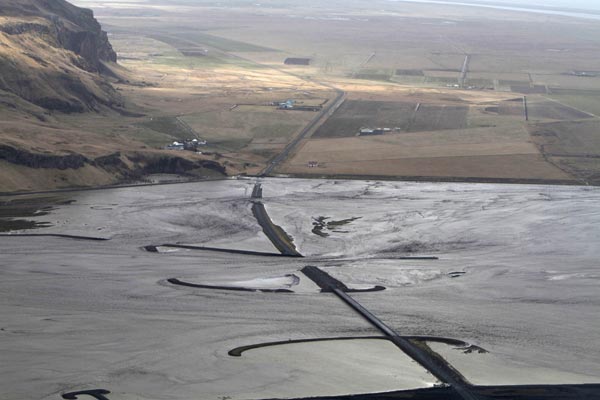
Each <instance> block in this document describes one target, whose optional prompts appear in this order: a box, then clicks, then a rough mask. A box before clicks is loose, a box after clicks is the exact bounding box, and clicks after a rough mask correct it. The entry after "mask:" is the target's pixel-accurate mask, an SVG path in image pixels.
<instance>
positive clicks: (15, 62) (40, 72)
mask: <svg viewBox="0 0 600 400" xmlns="http://www.w3.org/2000/svg"><path fill="white" fill-rule="evenodd" d="M116 59H117V56H116V53H115V52H114V51H113V49H112V47H111V45H110V43H109V41H108V38H107V35H106V33H105V32H103V31H102V30H101V27H100V24H99V23H98V22H97V21H96V20H95V19H94V16H93V13H92V11H91V10H87V9H83V8H79V7H76V6H74V5H71V4H70V3H68V2H66V1H64V0H0V71H1V74H0V90H2V91H5V92H8V93H12V94H14V95H16V96H18V97H20V98H22V99H24V100H26V101H28V102H30V103H33V104H35V105H37V106H40V107H42V108H45V109H47V110H56V111H61V112H84V111H89V110H97V109H98V108H100V107H102V106H106V107H111V108H118V107H120V106H121V105H122V101H121V99H120V96H119V95H118V93H117V92H116V91H115V90H114V89H113V88H112V86H111V85H110V83H109V82H108V81H107V80H106V77H104V76H102V73H103V72H105V71H108V68H107V67H106V64H107V63H108V64H110V63H114V62H116Z"/></svg>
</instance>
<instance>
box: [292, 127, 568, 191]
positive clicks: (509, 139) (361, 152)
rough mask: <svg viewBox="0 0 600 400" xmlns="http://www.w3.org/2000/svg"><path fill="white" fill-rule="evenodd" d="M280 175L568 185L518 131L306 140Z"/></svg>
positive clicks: (557, 169)
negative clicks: (531, 181) (311, 164)
mask: <svg viewBox="0 0 600 400" xmlns="http://www.w3.org/2000/svg"><path fill="white" fill-rule="evenodd" d="M486 160H487V161H486ZM309 161H317V162H318V163H319V166H318V167H317V168H309V167H308V162H309ZM478 164H480V165H479V167H477V165H478ZM282 172H284V173H300V174H319V175H328V174H332V175H370V176H372V175H382V176H413V177H416V176H426V177H463V178H477V177H478V178H495V179H508V178H514V179H536V180H572V177H571V176H570V175H568V174H567V173H565V172H563V171H561V170H560V169H559V168H557V167H555V166H553V165H551V164H549V163H547V162H546V161H545V160H544V158H543V156H541V155H540V154H539V152H538V150H537V148H536V147H535V146H534V145H533V144H532V143H531V142H530V138H529V135H528V134H527V132H526V131H525V130H524V129H523V128H521V127H518V126H517V127H516V128H513V129H509V130H505V129H497V128H478V129H463V130H445V131H437V132H416V133H397V134H388V135H382V136H371V137H351V138H336V139H311V140H308V141H306V142H305V143H304V145H303V146H302V148H301V149H300V150H299V151H298V153H297V154H296V155H295V156H294V157H293V158H292V159H291V160H289V162H288V163H286V165H285V166H284V167H283V168H282Z"/></svg>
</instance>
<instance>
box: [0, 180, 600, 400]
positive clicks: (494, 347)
mask: <svg viewBox="0 0 600 400" xmlns="http://www.w3.org/2000/svg"><path fill="white" fill-rule="evenodd" d="M255 183H256V180H224V181H213V182H204V183H188V184H174V185H165V186H147V187H132V188H116V189H106V190H97V191H83V192H64V193H61V194H60V204H57V203H58V202H53V204H51V208H47V207H49V206H50V205H49V204H41V203H43V202H41V203H40V204H39V206H36V207H34V208H36V209H35V210H29V211H28V213H27V214H26V215H24V216H22V217H19V219H24V220H26V221H29V222H28V223H30V224H34V225H27V226H20V227H18V228H29V227H33V226H37V228H35V229H21V230H14V229H13V230H10V232H8V233H7V232H4V233H3V235H4V236H0V254H1V257H0V300H1V301H0V304H1V305H0V321H1V322H0V337H1V338H2V340H0V351H1V352H2V354H3V362H2V363H1V364H0V376H1V378H0V397H1V398H3V399H20V398H40V399H60V398H61V396H62V394H64V393H66V392H72V391H78V390H86V389H99V388H101V389H106V390H109V391H110V394H106V397H107V398H109V399H110V400H119V399H157V400H158V399H189V398H202V399H221V400H222V399H265V398H298V397H309V396H335V395H344V394H361V393H375V392H385V391H393V390H404V389H415V388H428V387H432V386H433V385H436V384H439V382H438V380H437V379H436V377H434V376H433V375H431V374H429V373H428V372H427V371H426V370H423V369H422V368H421V366H419V365H418V364H417V363H415V362H414V361H413V360H411V359H410V358H408V357H407V356H406V355H405V354H404V353H402V352H401V351H400V350H399V349H396V348H395V347H394V346H392V344H391V343H388V342H387V341H378V340H374V339H364V338H365V337H369V338H370V337H377V336H380V332H378V331H377V330H376V329H375V328H373V327H372V326H371V325H370V324H369V323H368V322H367V321H365V320H364V319H363V318H362V317H361V316H360V315H358V314H357V313H355V312H354V311H353V310H352V309H350V308H349V307H348V306H346V305H345V304H344V303H342V302H340V301H339V300H338V299H337V298H336V297H335V296H334V295H332V294H331V293H323V292H321V291H319V290H318V288H317V287H316V286H315V285H314V284H313V283H312V282H310V281H309V280H307V279H306V277H305V276H304V275H303V274H302V272H301V270H302V269H303V268H304V267H305V266H307V265H314V266H317V267H318V268H320V269H321V270H323V271H325V272H327V274H329V275H330V276H331V277H333V278H335V279H337V280H339V281H340V282H343V283H344V284H345V285H347V286H348V287H351V288H369V287H374V286H381V287H383V288H385V290H380V291H373V292H358V293H353V294H352V297H353V298H354V299H356V300H357V301H359V302H360V303H361V304H362V305H363V306H364V307H366V308H368V309H369V310H370V311H371V312H373V313H374V314H376V315H377V316H378V317H379V318H380V319H381V320H383V321H384V322H385V323H386V324H387V325H389V326H390V327H392V328H393V329H394V330H395V331H397V332H399V333H400V334H402V335H415V336H416V335H420V336H428V337H429V336H431V337H443V338H451V339H456V340H460V341H464V342H467V343H469V344H472V345H475V346H477V347H475V348H481V349H485V352H479V351H466V350H465V349H463V348H460V347H459V348H458V350H457V347H456V346H452V345H448V344H445V343H438V342H436V343H433V344H431V345H430V347H431V349H432V350H434V351H435V352H437V353H438V354H440V355H441V356H442V357H443V358H444V359H446V360H448V361H449V362H451V364H452V365H453V366H454V368H456V369H457V370H458V371H459V372H460V373H462V374H463V376H465V378H466V379H467V380H472V383H475V384H478V385H496V384H502V385H511V384H515V385H516V384H522V383H527V384H548V383H553V384H579V383H598V382H600V362H599V361H598V360H600V345H599V343H600V336H599V335H600V334H599V333H598V332H600V322H598V321H599V320H598V318H597V315H598V313H599V312H600V290H598V289H599V287H600V273H599V272H598V262H597V252H598V250H599V245H598V243H600V189H598V188H592V187H580V186H560V187H559V186H532V185H495V184H458V183H410V182H376V181H340V180H337V181H336V180H301V179H276V178H269V179H261V183H262V199H261V202H262V204H263V205H264V208H265V210H266V212H267V213H268V215H269V217H270V219H271V220H272V222H273V223H274V224H276V225H277V226H279V227H281V229H282V230H283V231H285V234H286V235H288V236H289V237H290V238H291V239H293V243H294V246H295V248H296V249H297V251H298V252H299V253H300V254H301V255H302V256H303V257H282V256H277V253H278V250H277V248H276V247H275V246H274V245H273V244H272V242H271V240H270V239H269V238H268V237H267V236H266V235H265V233H264V230H263V227H262V226H261V225H260V224H259V223H258V221H257V219H256V218H255V216H254V215H253V212H252V207H253V204H254V203H253V200H252V191H253V189H254V187H255V186H254V185H255ZM3 201H5V202H8V201H10V202H11V203H10V204H11V206H12V207H13V208H14V207H15V205H19V204H31V200H30V198H28V197H23V196H19V197H12V198H4V199H3ZM36 204H37V203H36ZM38 210H41V211H40V212H38ZM6 212H7V213H8V212H9V211H6ZM2 215H3V216H4V214H2ZM15 216H17V215H16V214H15ZM7 221H8V220H7ZM340 221H342V222H343V223H341V222H340ZM315 222H316V223H317V225H315ZM6 226H8V222H7V225H6ZM316 226H318V227H319V228H318V229H317V230H318V231H319V232H321V233H326V235H325V234H316V233H315V232H314V230H315V227H316ZM7 230H8V229H7ZM22 233H25V234H30V235H34V236H18V235H19V234H22ZM7 235H8V236H7ZM35 235H46V236H35ZM48 235H64V236H48ZM94 238H95V239H105V240H88V239H94ZM162 244H173V245H175V246H174V247H159V248H158V251H156V252H151V251H147V249H146V247H147V246H150V245H154V246H157V245H162ZM176 246H180V247H176ZM185 246H187V248H186V247H185ZM196 247H197V248H196ZM201 247H206V248H211V249H213V250H202V249H199V248H201ZM221 250H244V251H249V252H256V253H258V254H243V253H232V252H227V251H221ZM259 253H262V254H259ZM269 254H273V256H271V255H269ZM279 255H280V254H279ZM173 279H176V280H179V281H182V282H191V283H194V284H198V285H199V286H214V287H212V288H210V287H193V286H184V285H174V284H172V283H171V282H170V281H169V280H173ZM232 287H233V288H247V289H251V290H229V289H231V288H232ZM318 338H320V339H323V338H338V339H339V338H344V339H347V338H357V340H351V341H347V340H342V341H338V340H331V341H320V342H317V343H315V342H310V341H308V342H300V343H292V344H290V345H286V344H282V345H278V346H274V347H260V348H256V349H253V350H249V351H247V352H246V353H244V354H242V356H240V357H234V356H231V355H230V354H229V352H230V351H231V350H232V349H235V348H238V347H240V346H251V345H257V344H261V343H268V342H286V341H297V340H305V339H306V340H307V339H318ZM358 338H363V339H358ZM450 343H452V342H450ZM392 348H393V349H392ZM525 374H526V375H527V376H526V378H527V379H525V378H524V375H525Z"/></svg>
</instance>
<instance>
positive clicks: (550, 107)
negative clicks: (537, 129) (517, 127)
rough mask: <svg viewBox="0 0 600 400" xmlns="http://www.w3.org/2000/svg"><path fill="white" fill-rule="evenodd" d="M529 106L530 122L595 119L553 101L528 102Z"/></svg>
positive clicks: (538, 100) (536, 100)
mask: <svg viewBox="0 0 600 400" xmlns="http://www.w3.org/2000/svg"><path fill="white" fill-rule="evenodd" d="M527 104H528V109H529V119H530V120H543V119H554V120H574V119H586V118H592V117H593V116H592V115H590V114H588V113H586V112H583V111H580V110H577V109H575V108H573V107H570V106H566V105H564V104H561V103H558V102H556V101H551V100H545V99H534V100H533V101H532V100H528V102H527Z"/></svg>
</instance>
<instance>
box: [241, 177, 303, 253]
mask: <svg viewBox="0 0 600 400" xmlns="http://www.w3.org/2000/svg"><path fill="white" fill-rule="evenodd" d="M260 198H262V185H261V184H260V183H257V184H256V185H254V189H253V190H252V199H260ZM252 214H254V217H255V218H256V220H257V221H258V224H259V225H260V226H261V227H262V229H263V232H264V233H265V235H266V236H267V237H268V238H269V240H270V241H271V243H273V246H275V248H277V250H279V252H280V253H281V254H283V255H285V256H288V257H304V256H303V255H302V254H300V253H299V252H298V250H296V246H294V240H293V239H292V238H291V237H290V236H289V235H288V234H287V233H286V232H285V231H284V230H283V228H281V227H280V226H278V225H275V224H274V223H273V221H272V220H271V218H270V217H269V214H267V210H266V209H265V205H264V204H263V203H262V202H260V201H254V202H253V204H252Z"/></svg>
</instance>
